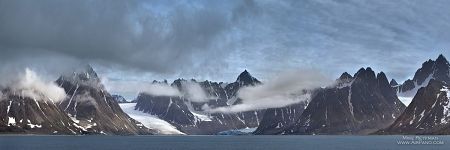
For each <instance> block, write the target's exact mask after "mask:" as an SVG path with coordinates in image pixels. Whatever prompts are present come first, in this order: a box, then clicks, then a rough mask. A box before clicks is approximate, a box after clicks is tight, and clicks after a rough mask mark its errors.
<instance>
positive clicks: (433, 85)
mask: <svg viewBox="0 0 450 150" xmlns="http://www.w3.org/2000/svg"><path fill="white" fill-rule="evenodd" d="M449 99H450V91H449V85H448V84H446V83H445V82H442V81H438V80H434V79H431V80H430V81H429V83H428V84H427V86H426V87H422V88H420V89H419V90H418V92H417V94H416V95H415V97H414V98H413V100H412V102H411V104H410V105H409V106H408V107H407V108H406V109H405V111H404V112H403V113H402V115H400V116H399V117H398V119H397V120H396V121H395V122H394V123H393V124H392V125H390V126H389V127H388V128H386V129H384V130H381V131H379V132H377V134H450V130H449V128H450V124H449V122H450V112H449V108H450V105H449Z"/></svg>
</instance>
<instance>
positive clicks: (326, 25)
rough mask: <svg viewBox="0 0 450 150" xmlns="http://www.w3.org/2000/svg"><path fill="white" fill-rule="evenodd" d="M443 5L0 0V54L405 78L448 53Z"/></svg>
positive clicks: (132, 66)
mask: <svg viewBox="0 0 450 150" xmlns="http://www.w3.org/2000/svg"><path fill="white" fill-rule="evenodd" d="M449 4H450V2H449V1H445V0H435V1H419V0H417V1H415V0H412V1H411V0H396V1H390V0H379V1H368V0H367V1H365V0H345V1H334V0H301V1H299V0H292V1H291V0H286V1H278V0H277V1H275V0H258V1H251V0H242V1H238V0H236V1H209V0H199V1H187V0H186V1H175V0H168V1H165V0H156V1H114V0H105V1H102V0H96V1H90V0H81V1H69V0H58V1H53V0H42V1H31V0H29V1H28V0H17V1H10V0H0V22H1V23H0V50H1V55H0V61H3V62H12V61H19V60H20V61H19V62H22V63H23V62H29V63H30V64H33V63H42V62H45V63H46V64H47V65H48V64H52V66H66V65H68V64H74V63H75V62H77V63H79V62H85V63H95V64H97V65H99V66H101V67H102V68H106V69H105V70H107V71H104V72H109V74H106V76H108V75H110V76H114V77H117V75H115V74H116V73H114V72H117V70H122V69H125V70H133V71H131V72H129V74H126V75H124V74H123V73H119V74H120V75H118V76H120V77H118V78H127V77H124V76H139V77H141V76H142V75H141V74H140V73H136V72H135V71H138V72H149V73H151V74H160V75H161V76H160V77H161V78H165V77H167V76H175V77H185V78H190V77H197V78H203V79H213V80H226V81H231V80H234V78H235V76H236V75H237V74H238V73H239V72H240V71H242V70H243V69H249V70H250V71H251V72H252V74H254V75H255V76H257V77H260V78H267V77H268V74H272V73H277V72H281V71H283V70H289V69H296V68H315V69H320V70H324V71H325V72H327V73H330V74H332V75H333V76H336V77H337V76H338V75H339V74H340V73H342V72H344V71H348V72H355V71H356V70H357V69H358V68H360V67H367V66H370V67H373V68H374V69H376V70H377V71H385V72H386V73H387V75H388V76H389V77H393V78H396V79H400V80H404V79H406V78H407V77H409V76H411V75H413V72H414V71H415V70H416V69H417V68H418V67H419V66H420V64H421V63H422V62H423V61H425V60H427V59H429V58H435V57H437V55H438V54H439V53H444V55H446V56H447V57H450V52H449V48H450V43H449V42H448V41H450V30H448V29H450V10H449V9H447V8H446V6H448V5H449ZM49 61H50V63H48V62H49ZM55 62H59V63H55ZM55 64H56V65H55ZM108 69H110V70H108ZM111 70H113V71H111ZM111 72H112V73H111ZM111 74H114V75H111ZM133 78H134V77H133Z"/></svg>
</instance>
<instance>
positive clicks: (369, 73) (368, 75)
mask: <svg viewBox="0 0 450 150" xmlns="http://www.w3.org/2000/svg"><path fill="white" fill-rule="evenodd" d="M383 74H384V73H383ZM354 76H355V78H359V79H366V80H367V79H369V80H371V79H375V72H374V71H373V70H372V68H370V67H367V68H366V69H364V68H361V69H359V70H358V72H356V74H355V75H354Z"/></svg>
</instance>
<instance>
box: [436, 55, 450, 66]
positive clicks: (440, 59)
mask: <svg viewBox="0 0 450 150" xmlns="http://www.w3.org/2000/svg"><path fill="white" fill-rule="evenodd" d="M436 63H437V64H441V63H442V64H446V65H448V61H447V59H446V58H445V57H444V55H442V54H440V55H439V56H438V58H437V59H436Z"/></svg>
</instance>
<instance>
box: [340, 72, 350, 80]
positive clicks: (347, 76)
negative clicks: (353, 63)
mask: <svg viewBox="0 0 450 150" xmlns="http://www.w3.org/2000/svg"><path fill="white" fill-rule="evenodd" d="M351 78H353V77H352V75H350V74H348V73H347V72H344V73H342V75H341V76H340V77H339V80H348V79H351Z"/></svg>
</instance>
